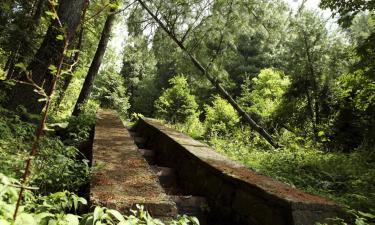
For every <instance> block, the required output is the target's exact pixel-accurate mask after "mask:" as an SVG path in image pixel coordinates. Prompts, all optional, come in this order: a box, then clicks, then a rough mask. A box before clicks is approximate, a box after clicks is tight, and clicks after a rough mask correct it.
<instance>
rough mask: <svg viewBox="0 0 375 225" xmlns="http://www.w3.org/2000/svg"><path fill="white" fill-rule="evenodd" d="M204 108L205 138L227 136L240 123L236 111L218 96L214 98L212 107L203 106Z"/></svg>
mask: <svg viewBox="0 0 375 225" xmlns="http://www.w3.org/2000/svg"><path fill="white" fill-rule="evenodd" d="M204 108H205V117H206V118H205V121H204V125H205V127H206V135H207V136H214V135H225V134H229V133H231V131H232V130H234V129H235V128H236V126H237V125H238V123H239V121H240V118H239V116H238V114H237V112H236V110H234V108H233V107H232V106H231V105H230V104H229V103H228V102H227V101H226V100H224V99H222V98H220V97H219V96H214V97H213V101H212V105H211V106H210V105H205V107H204Z"/></svg>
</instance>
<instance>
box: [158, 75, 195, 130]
mask: <svg viewBox="0 0 375 225" xmlns="http://www.w3.org/2000/svg"><path fill="white" fill-rule="evenodd" d="M169 82H170V84H171V87H170V88H168V89H167V90H165V91H164V92H163V94H162V95H161V96H160V97H159V99H158V100H157V101H156V102H155V108H156V116H157V117H159V118H161V119H164V120H166V121H168V122H171V123H183V122H186V121H187V120H188V119H189V118H190V117H194V116H196V115H197V110H198V104H197V103H196V101H195V97H194V96H193V95H191V94H190V89H189V86H188V83H187V80H186V78H185V77H184V76H183V75H178V76H175V77H174V78H172V79H171V80H170V81H169Z"/></svg>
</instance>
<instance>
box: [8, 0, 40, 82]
mask: <svg viewBox="0 0 375 225" xmlns="http://www.w3.org/2000/svg"><path fill="white" fill-rule="evenodd" d="M45 3H46V0H39V1H35V3H34V7H33V9H32V11H31V12H30V15H29V17H30V19H29V22H28V24H27V26H26V27H25V29H24V30H25V31H24V32H25V33H27V34H28V37H29V38H28V39H24V40H23V41H21V42H20V43H19V44H18V49H17V51H16V54H15V57H14V59H13V64H12V67H11V68H10V70H9V71H10V77H11V78H13V79H19V78H20V74H21V72H22V71H21V69H20V68H18V67H15V65H16V64H18V63H25V61H26V59H27V58H29V57H30V56H31V55H32V52H33V46H32V41H34V39H35V37H36V28H37V27H38V26H39V23H40V19H41V17H42V12H43V8H44V5H45Z"/></svg>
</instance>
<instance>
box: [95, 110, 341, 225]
mask: <svg viewBox="0 0 375 225" xmlns="http://www.w3.org/2000/svg"><path fill="white" fill-rule="evenodd" d="M92 158H93V162H92V165H93V166H94V167H96V168H97V170H96V171H97V172H96V173H95V174H93V178H92V181H91V185H90V203H91V204H93V205H102V206H106V207H108V208H114V209H117V210H119V211H120V212H122V213H123V214H128V213H129V212H130V210H131V209H134V208H135V205H136V204H142V205H144V206H145V208H146V210H148V211H149V212H150V214H151V215H152V216H153V217H157V218H160V219H162V220H163V221H168V220H170V219H171V218H175V217H176V216H177V214H187V215H191V216H196V217H197V218H198V219H199V221H200V224H202V225H205V224H210V225H246V224H248V225H314V224H315V223H316V222H327V220H326V218H335V217H336V216H338V215H341V214H342V210H341V208H340V206H338V205H337V204H335V203H334V202H330V201H328V200H326V199H323V198H321V197H318V196H314V195H310V194H307V193H305V192H303V191H300V190H298V189H296V188H293V187H291V186H289V185H286V184H284V183H281V182H279V181H276V180H274V179H272V178H269V177H267V176H263V175H261V174H258V173H256V172H254V171H251V170H250V169H248V168H246V167H245V166H244V165H242V164H239V163H237V162H234V161H232V160H230V159H228V158H227V157H225V156H223V155H220V154H219V153H217V152H216V151H214V150H213V149H211V148H209V147H208V146H207V145H205V144H202V143H200V142H198V141H196V140H194V139H192V138H190V137H188V136H186V135H184V134H182V133H180V132H177V131H175V130H173V129H171V128H168V127H165V126H164V125H163V124H161V123H160V122H158V121H156V120H153V119H140V120H139V121H138V123H137V124H136V125H135V126H134V127H132V128H130V129H127V128H125V127H124V125H123V123H122V121H121V120H120V119H119V117H118V115H117V113H116V112H115V111H112V110H100V112H99V113H98V121H97V124H96V127H95V135H94V141H93V149H92Z"/></svg>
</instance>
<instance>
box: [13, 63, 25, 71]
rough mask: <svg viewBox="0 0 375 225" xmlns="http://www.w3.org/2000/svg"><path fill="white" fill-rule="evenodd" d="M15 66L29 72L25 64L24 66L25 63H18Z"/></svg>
mask: <svg viewBox="0 0 375 225" xmlns="http://www.w3.org/2000/svg"><path fill="white" fill-rule="evenodd" d="M14 66H15V67H18V68H20V69H21V70H22V71H27V68H26V66H25V64H23V63H17V64H16V65H14Z"/></svg>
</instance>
